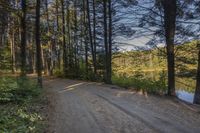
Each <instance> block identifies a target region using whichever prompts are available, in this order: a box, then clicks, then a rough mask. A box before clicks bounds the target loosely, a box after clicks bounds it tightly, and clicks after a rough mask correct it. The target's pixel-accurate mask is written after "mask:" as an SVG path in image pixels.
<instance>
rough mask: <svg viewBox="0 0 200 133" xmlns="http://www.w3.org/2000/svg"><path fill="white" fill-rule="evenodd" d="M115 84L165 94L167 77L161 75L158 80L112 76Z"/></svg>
mask: <svg viewBox="0 0 200 133" xmlns="http://www.w3.org/2000/svg"><path fill="white" fill-rule="evenodd" d="M112 82H113V84H116V85H118V86H121V87H124V88H133V89H135V90H136V91H143V92H148V93H152V94H165V93H166V91H167V85H166V81H165V79H163V77H162V76H161V77H160V78H159V79H158V80H152V79H148V78H146V79H145V78H140V77H121V76H120V77H119V76H113V77H112Z"/></svg>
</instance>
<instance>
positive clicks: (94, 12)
mask: <svg viewBox="0 0 200 133" xmlns="http://www.w3.org/2000/svg"><path fill="white" fill-rule="evenodd" d="M93 45H94V57H93V62H94V76H95V78H96V76H97V60H96V52H97V50H96V49H97V46H96V0H93Z"/></svg>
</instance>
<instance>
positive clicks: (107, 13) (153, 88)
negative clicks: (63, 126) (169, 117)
mask: <svg viewBox="0 0 200 133" xmlns="http://www.w3.org/2000/svg"><path fill="white" fill-rule="evenodd" d="M199 31H200V1H199V0H0V132H5V133H6V132H44V130H46V129H45V122H44V121H48V120H47V119H48V118H46V117H47V116H46V112H48V104H51V103H52V101H51V100H50V101H49V99H51V98H49V97H50V96H49V95H50V94H49V93H52V94H51V95H54V96H53V97H56V98H57V97H62V96H59V95H58V94H57V93H56V92H54V91H55V90H53V91H52V90H51V89H48V88H54V87H55V86H60V87H58V88H57V90H56V91H58V90H59V88H60V89H61V88H63V87H64V86H62V84H65V83H67V86H68V87H64V88H65V89H69V91H70V89H74V86H75V88H76V87H78V86H79V85H80V84H81V85H82V84H85V83H82V82H90V83H93V82H95V83H97V84H98V83H99V84H100V83H102V84H105V85H114V86H117V87H114V88H118V87H122V88H125V89H126V90H131V91H137V92H142V93H143V94H144V95H146V94H149V95H155V96H164V97H165V96H166V98H169V99H170V100H173V99H174V98H176V97H178V92H179V91H180V90H181V91H184V92H187V93H190V94H192V95H193V98H192V101H191V103H190V104H189V103H187V102H186V104H189V105H188V106H192V107H193V106H195V108H199V104H200V38H199V37H200V34H199V33H200V32H199ZM53 79H56V80H58V81H56V82H55V81H51V80H53ZM63 80H66V82H64V83H63V82H61V81H63ZM72 81H74V82H75V83H76V82H78V81H80V82H81V83H76V84H75V83H72ZM54 82H55V83H54ZM53 83H54V84H53ZM68 83H69V84H68ZM71 83H72V84H71ZM73 84H74V86H73ZM61 86H62V87H61ZM80 87H81V86H80ZM82 87H83V86H82ZM64 88H63V89H64ZM83 88H84V87H83ZM89 88H90V87H88V88H85V90H87V89H89ZM93 88H95V89H96V88H98V87H97V86H96V87H95V86H94V87H93ZM111 88H112V87H111ZM49 90H50V92H49ZM77 90H78V89H77ZM59 91H60V90H59ZM74 91H75V90H74ZM81 91H83V90H81ZM99 91H100V90H96V91H94V92H92V94H93V93H94V94H95V95H97V96H99V95H100V94H96V93H98V92H99ZM47 92H49V93H47ZM55 93H56V94H55ZM58 93H60V92H58ZM76 93H77V95H78V94H79V92H76ZM82 93H83V94H82V95H80V94H79V95H80V97H81V96H83V95H84V94H85V93H84V92H82ZM99 93H100V92H99ZM104 93H105V92H104ZM66 95H67V94H66ZM85 95H86V94H85ZM102 95H103V92H102ZM109 95H110V94H109ZM48 96H49V97H48ZM105 96H106V94H105ZM66 97H67V96H66ZM72 97H73V96H71V95H70V96H69V97H68V98H69V99H68V100H72V101H71V102H72V103H73V98H72ZM74 97H76V96H75V95H74ZM86 97H87V96H86ZM88 97H89V96H88ZM91 97H92V96H91ZM99 97H101V98H102V99H104V100H105V99H106V98H105V97H104V96H99ZM56 98H55V99H56ZM70 98H72V99H70ZM113 99H114V98H113ZM139 99H140V98H139ZM84 100H86V99H84ZM107 100H108V99H107ZM136 100H137V99H136ZM183 100H184V99H183ZM116 101H117V100H116ZM116 101H115V102H116ZM112 102H113V103H112ZM112 102H111V101H110V103H112V104H113V105H115V106H116V107H117V108H119V109H121V108H122V107H121V105H120V107H118V105H117V104H115V103H114V101H112ZM183 102H184V101H183ZM184 103H185V102H184ZM87 104H89V103H87ZM71 106H72V105H71ZM71 106H70V107H71ZM74 106H75V105H73V107H74ZM88 106H89V105H88ZM127 106H128V105H127ZM55 108H58V107H57V106H56V105H55ZM126 109H127V108H126ZM71 110H73V109H71ZM121 110H122V111H123V109H121ZM65 111H66V110H65ZM58 112H59V111H58ZM75 112H76V111H75ZM124 112H125V113H127V111H124ZM139 112H140V111H139ZM57 115H59V114H57ZM96 115H98V114H96ZM138 115H141V119H142V118H143V116H144V115H143V116H142V114H138ZM149 117H150V116H149ZM72 119H75V118H72ZM66 120H67V119H66ZM153 120H154V118H152V121H153ZM58 121H59V120H58ZM143 121H145V120H143ZM155 121H157V120H155ZM147 123H148V122H147ZM119 125H120V124H119ZM152 126H153V127H154V126H155V125H152ZM161 127H162V126H161ZM154 128H155V129H157V127H156V126H155V127H154ZM154 128H153V129H154ZM180 128H181V127H180ZM192 129H194V130H193V131H194V132H195V131H198V129H197V130H196V128H192ZM70 130H71V132H80V131H76V130H72V129H70ZM70 130H68V131H70ZM177 130H178V129H177ZM183 130H185V129H183ZM66 131H67V130H59V129H58V131H57V132H58V133H60V132H61V133H62V132H66ZM88 131H90V130H89V129H88ZM91 131H92V130H91ZM159 131H161V132H164V128H162V129H159ZM171 131H172V132H173V130H171ZM47 132H50V131H47ZM83 132H86V133H87V131H85V130H83ZM93 132H96V131H93ZM116 132H117V131H116ZM144 132H145V131H144ZM174 132H176V131H175V130H174Z"/></svg>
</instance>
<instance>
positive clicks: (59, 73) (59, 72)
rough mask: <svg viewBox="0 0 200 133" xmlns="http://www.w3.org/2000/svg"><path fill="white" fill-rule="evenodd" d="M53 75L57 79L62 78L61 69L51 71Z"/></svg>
mask: <svg viewBox="0 0 200 133" xmlns="http://www.w3.org/2000/svg"><path fill="white" fill-rule="evenodd" d="M53 75H54V76H56V77H59V78H62V77H64V74H63V71H62V69H58V68H56V69H54V70H53Z"/></svg>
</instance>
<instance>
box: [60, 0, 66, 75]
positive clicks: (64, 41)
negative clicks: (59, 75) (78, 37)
mask: <svg viewBox="0 0 200 133" xmlns="http://www.w3.org/2000/svg"><path fill="white" fill-rule="evenodd" d="M61 6H62V7H61V8H62V38H63V40H62V41H63V72H64V76H65V77H66V76H67V57H66V56H67V51H66V37H65V35H66V32H65V11H64V1H63V0H61Z"/></svg>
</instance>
